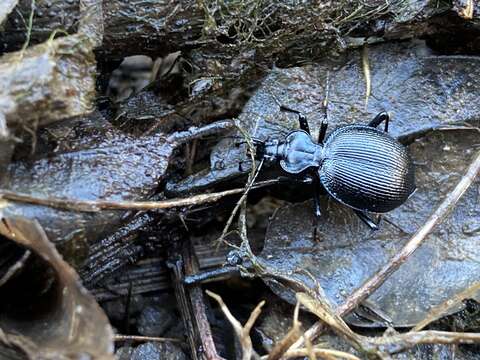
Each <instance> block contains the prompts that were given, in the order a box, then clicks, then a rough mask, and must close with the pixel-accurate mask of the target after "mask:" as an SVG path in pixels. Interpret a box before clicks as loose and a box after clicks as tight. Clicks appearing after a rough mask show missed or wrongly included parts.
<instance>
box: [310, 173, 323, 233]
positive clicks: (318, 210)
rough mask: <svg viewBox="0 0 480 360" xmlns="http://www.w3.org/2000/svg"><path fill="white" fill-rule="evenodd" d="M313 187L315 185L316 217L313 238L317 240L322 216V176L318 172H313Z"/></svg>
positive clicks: (314, 204) (314, 203)
mask: <svg viewBox="0 0 480 360" xmlns="http://www.w3.org/2000/svg"><path fill="white" fill-rule="evenodd" d="M312 175H313V176H312V187H313V189H312V190H313V206H314V214H315V219H314V223H313V240H314V241H316V239H317V233H318V223H319V221H320V218H321V216H322V210H321V207H320V178H319V177H318V175H317V174H316V173H314V174H312Z"/></svg>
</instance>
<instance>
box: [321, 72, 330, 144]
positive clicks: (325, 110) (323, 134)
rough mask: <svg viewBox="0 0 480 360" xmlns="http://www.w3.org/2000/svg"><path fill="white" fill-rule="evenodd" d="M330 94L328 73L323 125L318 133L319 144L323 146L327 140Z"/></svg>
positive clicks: (323, 104) (323, 103) (323, 106)
mask: <svg viewBox="0 0 480 360" xmlns="http://www.w3.org/2000/svg"><path fill="white" fill-rule="evenodd" d="M329 93H330V74H329V73H328V72H327V75H326V79H325V98H324V99H323V101H322V108H321V109H322V114H323V118H322V124H321V125H320V131H319V132H318V143H319V144H322V143H323V140H325V135H326V133H327V127H328V94H329Z"/></svg>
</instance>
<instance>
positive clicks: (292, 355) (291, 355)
mask: <svg viewBox="0 0 480 360" xmlns="http://www.w3.org/2000/svg"><path fill="white" fill-rule="evenodd" d="M313 353H314V354H315V355H316V356H320V357H321V358H323V359H329V358H333V359H346V360H360V358H358V357H356V356H355V355H352V354H349V353H346V352H343V351H338V350H331V349H319V348H313ZM308 354H309V352H308V350H307V349H297V350H289V351H287V352H286V353H285V354H284V355H283V359H296V358H298V357H304V356H308ZM262 359H266V357H263V356H262Z"/></svg>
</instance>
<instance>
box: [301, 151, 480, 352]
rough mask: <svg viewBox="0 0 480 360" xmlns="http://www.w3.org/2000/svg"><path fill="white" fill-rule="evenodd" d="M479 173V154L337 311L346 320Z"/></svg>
mask: <svg viewBox="0 0 480 360" xmlns="http://www.w3.org/2000/svg"><path fill="white" fill-rule="evenodd" d="M479 172H480V152H478V153H477V155H476V156H475V158H474V160H473V161H472V163H471V164H470V166H469V167H468V169H467V172H466V173H465V175H464V176H463V178H462V180H460V182H459V183H458V184H457V186H456V187H455V189H454V190H453V191H452V192H450V193H449V194H448V195H447V197H446V198H445V199H444V200H443V201H442V203H441V204H440V205H439V206H438V208H437V209H436V210H435V212H434V213H433V214H432V215H431V216H430V218H429V219H428V220H427V222H426V223H425V224H424V225H423V226H422V227H421V228H420V229H419V230H418V231H417V232H416V233H415V234H414V235H413V236H412V237H411V238H410V240H409V241H408V242H407V243H406V245H405V246H404V247H403V248H402V249H401V250H400V251H399V252H398V253H397V254H396V255H395V256H393V257H392V258H391V260H390V261H389V262H388V263H387V264H386V265H385V266H384V267H383V268H382V269H380V270H379V271H378V272H377V273H376V274H375V275H374V276H373V277H371V278H370V279H369V280H367V281H366V282H365V283H364V284H363V285H362V286H361V287H360V288H358V289H357V290H356V291H354V292H353V293H352V294H351V295H350V296H349V297H348V298H347V299H346V300H345V302H344V303H343V304H342V305H341V306H340V307H339V308H338V309H337V311H336V312H337V314H339V315H340V316H344V315H346V314H348V313H349V312H350V311H352V310H353V309H355V308H356V307H357V306H358V305H359V304H360V303H361V302H362V301H363V300H365V299H366V298H367V297H368V296H370V295H371V294H372V293H373V292H374V291H375V290H376V289H378V288H379V287H380V286H381V285H382V284H383V283H384V282H385V280H387V279H388V277H389V276H391V275H392V274H393V273H394V272H395V271H396V270H397V269H398V268H399V267H400V266H401V265H402V264H403V263H404V262H405V261H407V259H408V258H409V257H410V255H412V254H413V252H414V251H415V250H416V249H417V248H418V247H419V246H420V245H421V244H422V242H423V241H424V240H425V238H426V237H427V236H428V235H429V234H430V233H431V232H432V230H433V229H434V228H435V227H436V226H437V225H439V224H440V223H441V222H442V220H443V219H444V218H445V217H446V216H447V215H448V214H449V213H450V212H451V211H452V210H453V208H454V207H455V205H456V204H457V202H458V201H459V200H460V198H461V197H462V195H463V194H464V193H465V191H466V190H467V189H468V188H469V187H470V185H471V184H472V183H473V181H474V180H475V178H476V177H477V176H478V173H479ZM323 328H324V327H323V324H322V323H321V322H317V323H315V324H314V325H312V326H311V327H310V328H309V329H308V330H307V331H306V332H305V336H308V337H309V338H310V339H314V338H316V337H317V336H318V335H319V334H320V333H321V331H322V330H323ZM303 343H304V342H303V339H299V341H297V342H296V343H295V344H293V346H292V347H291V349H298V348H299V347H301V346H303Z"/></svg>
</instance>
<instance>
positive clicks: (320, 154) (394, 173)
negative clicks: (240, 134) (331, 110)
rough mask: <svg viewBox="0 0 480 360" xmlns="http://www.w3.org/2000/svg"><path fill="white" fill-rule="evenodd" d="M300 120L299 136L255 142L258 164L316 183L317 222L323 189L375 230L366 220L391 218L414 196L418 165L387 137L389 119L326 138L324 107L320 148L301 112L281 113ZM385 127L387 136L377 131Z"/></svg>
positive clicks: (382, 116)
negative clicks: (273, 165) (378, 216)
mask: <svg viewBox="0 0 480 360" xmlns="http://www.w3.org/2000/svg"><path fill="white" fill-rule="evenodd" d="M281 109H282V110H283V111H289V112H294V113H296V114H297V115H298V119H299V123H300V130H294V131H292V132H290V133H289V134H288V135H287V136H286V137H285V138H284V139H281V140H279V139H274V140H271V141H255V146H256V156H257V158H258V159H259V160H262V161H267V162H279V164H280V167H281V168H282V169H283V171H285V172H286V173H287V174H290V175H295V176H296V178H297V179H301V180H302V181H305V179H306V178H308V179H310V180H311V181H312V184H313V187H314V194H315V198H314V199H315V208H316V216H317V217H319V216H320V202H319V194H320V189H321V187H322V186H323V188H324V189H325V190H326V191H327V192H328V193H329V194H330V195H331V196H332V197H333V198H334V199H335V200H337V201H339V202H341V203H343V204H345V205H347V206H348V207H350V208H352V209H353V210H354V212H355V213H356V214H357V215H358V216H359V217H360V219H361V220H362V221H363V222H365V223H366V224H367V225H368V226H370V228H372V229H374V230H376V229H378V226H377V224H376V223H375V222H374V221H373V220H372V219H371V218H370V217H369V216H368V215H367V213H366V212H367V211H371V212H375V213H386V212H389V211H391V210H393V209H395V208H397V207H398V206H400V205H401V204H403V203H404V202H405V201H406V200H407V199H408V197H409V196H410V195H411V194H412V193H413V192H414V190H415V175H414V167H413V163H412V161H411V159H410V157H409V155H408V152H407V150H406V148H405V147H404V146H403V145H402V144H400V143H399V142H398V141H397V140H396V139H395V138H393V137H391V136H390V135H388V124H389V121H390V117H389V115H388V113H387V112H381V113H379V114H378V115H377V116H376V117H375V118H374V119H373V120H372V121H371V122H370V123H369V124H368V125H347V126H342V127H340V128H337V129H336V130H335V131H333V132H332V133H331V134H330V135H329V136H328V137H326V138H325V135H326V130H327V127H328V116H327V103H326V100H325V102H324V104H323V111H324V116H323V121H322V124H321V128H320V132H319V137H318V142H316V143H315V142H314V141H313V140H312V138H311V135H310V129H309V125H308V121H307V118H306V117H305V116H304V115H303V114H301V113H300V112H298V111H296V110H292V109H289V108H287V107H283V106H282V107H281ZM382 122H385V129H384V131H381V130H378V129H377V127H378V125H380V124H381V123H382Z"/></svg>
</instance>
